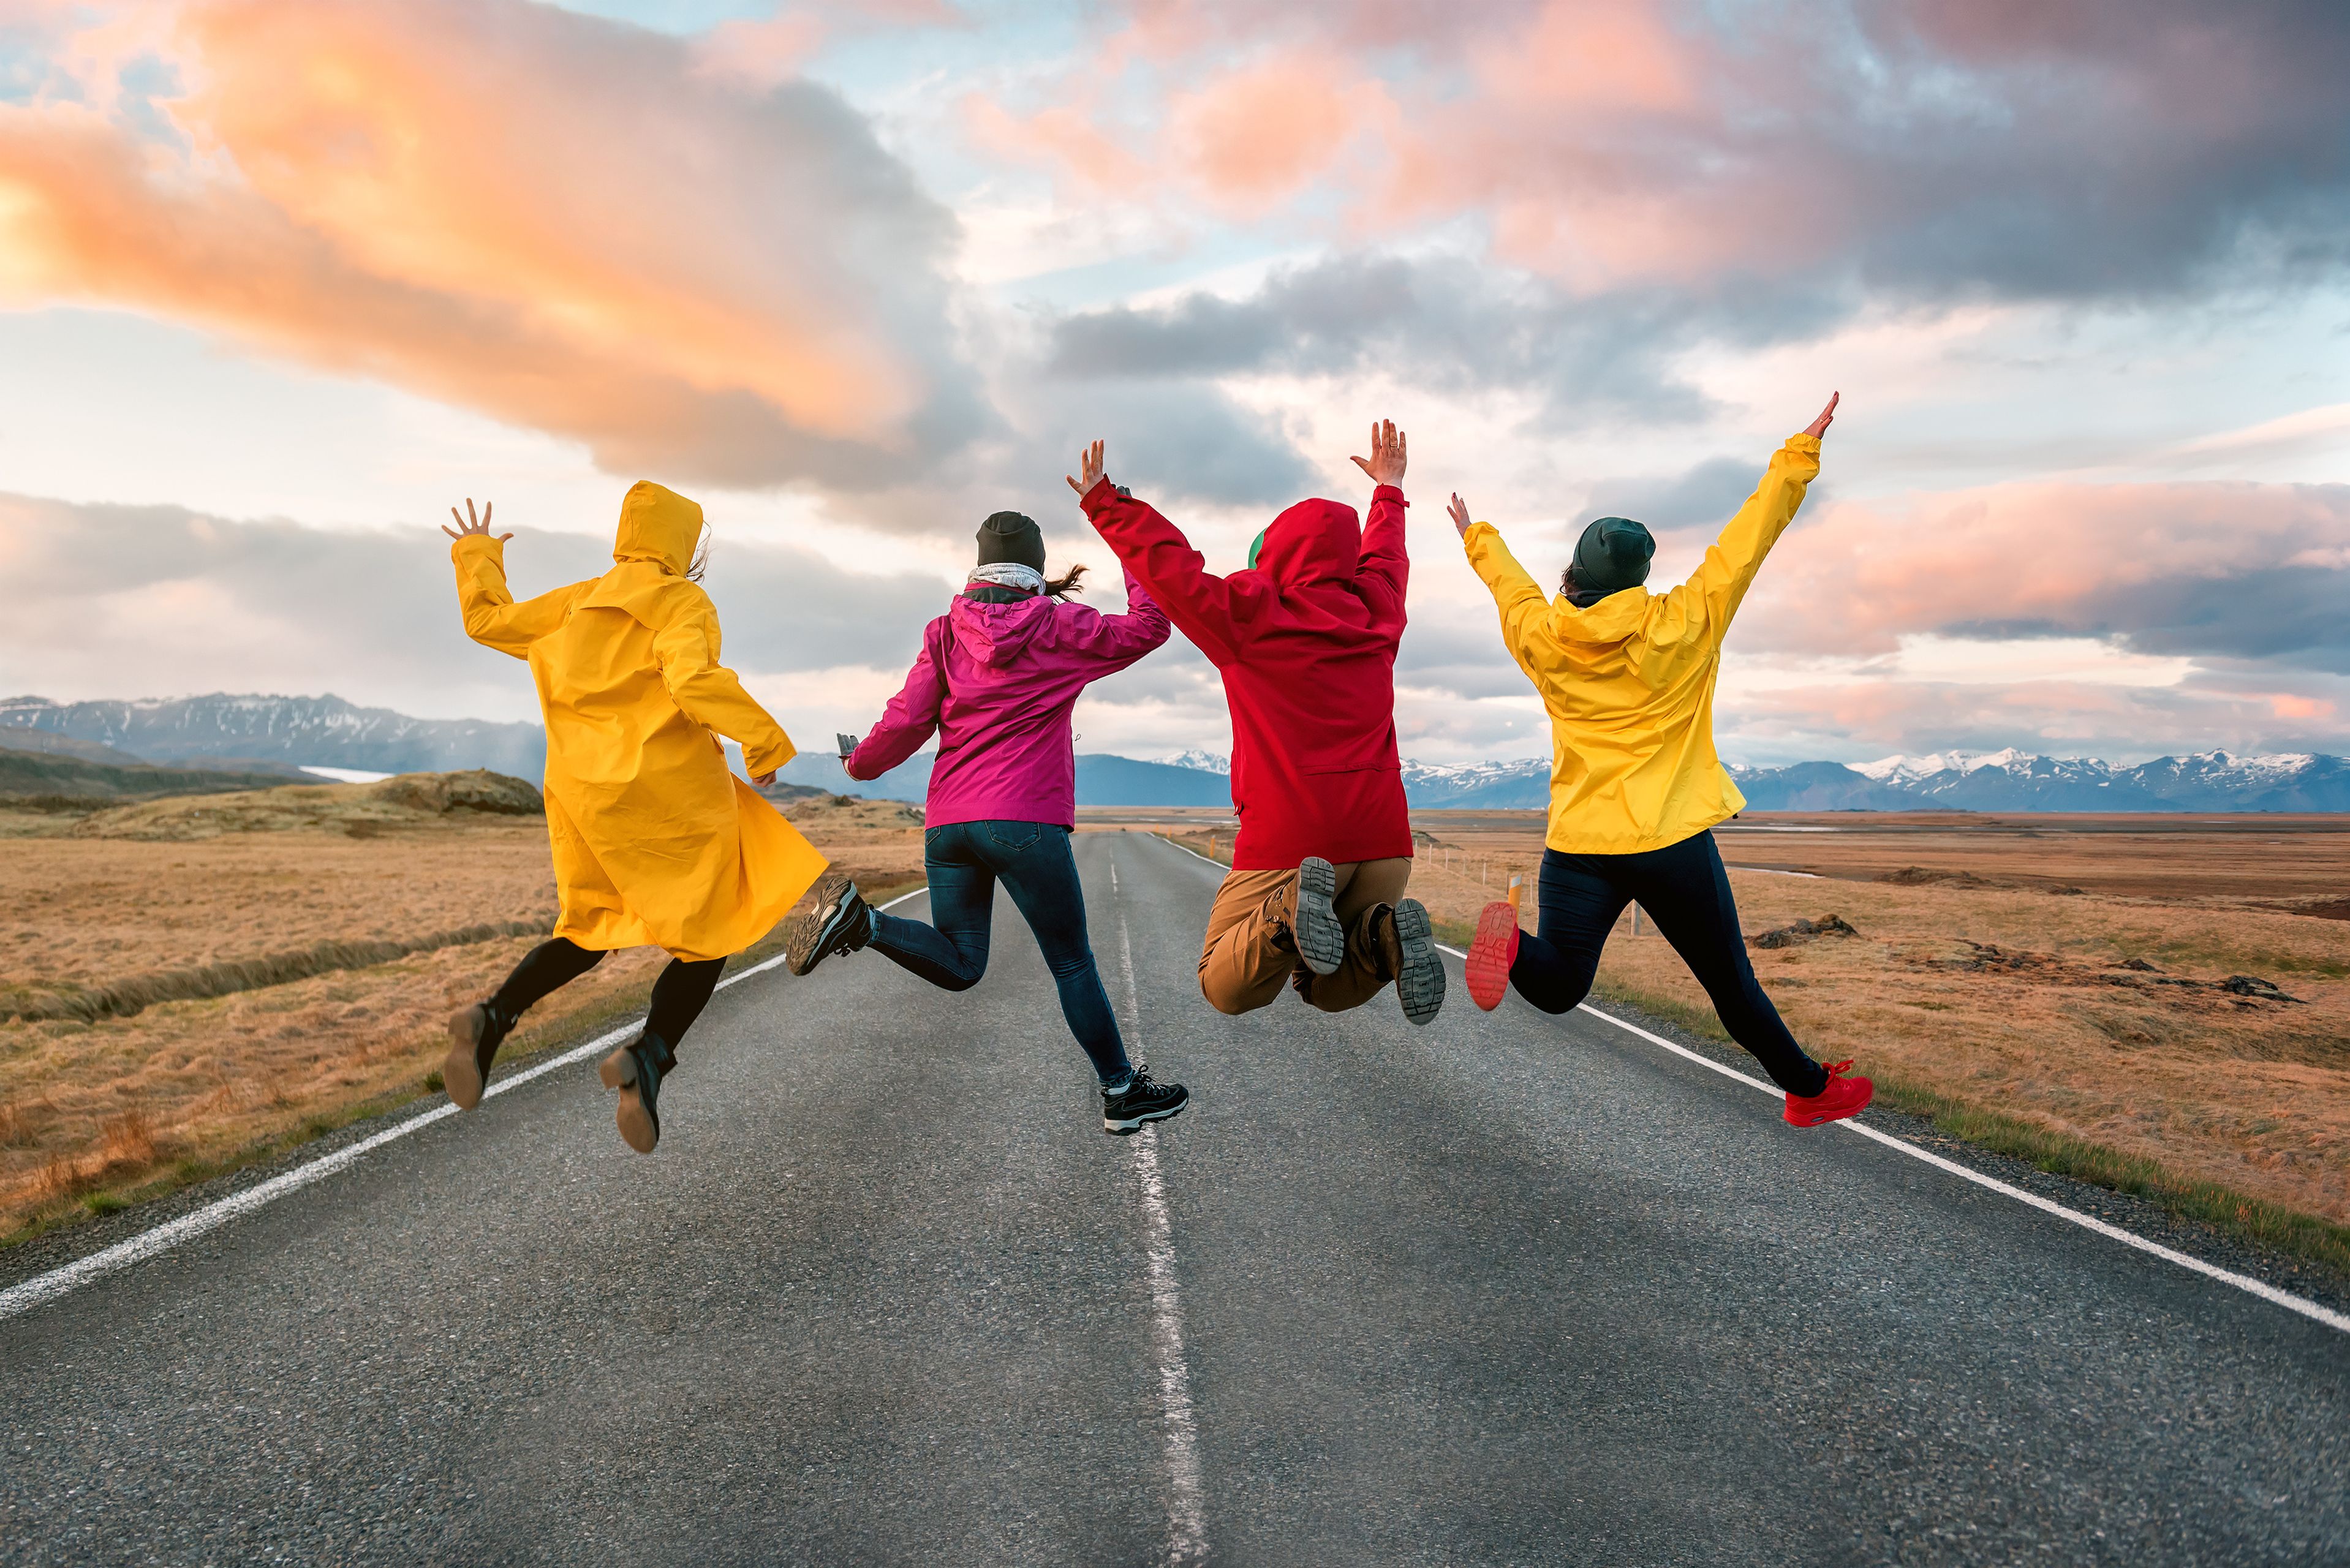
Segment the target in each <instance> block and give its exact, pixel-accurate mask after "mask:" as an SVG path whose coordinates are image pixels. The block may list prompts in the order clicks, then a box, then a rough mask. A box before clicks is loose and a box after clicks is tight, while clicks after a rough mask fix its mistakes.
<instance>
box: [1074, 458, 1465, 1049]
mask: <svg viewBox="0 0 2350 1568" xmlns="http://www.w3.org/2000/svg"><path fill="white" fill-rule="evenodd" d="M1354 461H1355V463H1356V465H1357V467H1359V468H1360V469H1362V471H1363V472H1365V473H1366V474H1367V475H1369V476H1370V479H1371V482H1372V484H1373V486H1374V488H1373V489H1372V492H1371V510H1370V516H1369V519H1368V520H1367V522H1365V523H1363V524H1360V525H1357V522H1356V517H1355V509H1354V508H1353V507H1351V506H1348V505H1345V504H1342V503H1339V502H1336V501H1321V500H1314V501H1301V502H1299V503H1298V504H1295V506H1292V507H1290V508H1289V509H1288V510H1286V511H1284V512H1283V513H1282V514H1281V515H1279V516H1278V517H1275V518H1274V520H1273V524H1272V526H1270V527H1268V528H1267V529H1266V530H1265V531H1264V532H1263V534H1262V535H1259V536H1258V538H1257V543H1256V547H1255V548H1254V549H1253V550H1252V551H1251V552H1250V556H1249V565H1248V569H1247V570H1245V571H1240V572H1235V573H1233V574H1232V575H1231V576H1217V575H1216V574H1215V573H1213V572H1211V571H1209V570H1208V569H1207V563H1206V561H1205V560H1203V559H1202V558H1201V555H1200V553H1199V552H1198V551H1197V550H1194V549H1193V548H1191V542H1190V541H1189V540H1187V539H1185V538H1184V537H1183V535H1182V534H1181V533H1180V531H1179V530H1178V529H1177V528H1176V526H1175V525H1174V524H1172V523H1170V522H1169V521H1168V520H1167V519H1166V518H1164V517H1162V516H1160V515H1159V514H1158V513H1157V512H1156V511H1154V510H1153V509H1152V508H1151V507H1150V506H1149V505H1148V504H1145V503H1143V502H1140V501H1138V500H1136V499H1134V497H1133V496H1132V495H1130V494H1128V493H1127V492H1126V491H1124V490H1123V489H1121V488H1119V487H1118V486H1116V485H1113V484H1111V483H1109V481H1108V480H1107V478H1105V477H1104V476H1103V465H1102V443H1101V442H1099V441H1096V442H1094V443H1093V445H1092V446H1091V447H1089V448H1087V451H1086V452H1085V454H1084V456H1083V458H1082V459H1081V462H1080V466H1081V468H1082V470H1083V472H1084V477H1083V478H1082V479H1075V478H1073V479H1071V480H1070V481H1069V486H1070V488H1071V489H1073V490H1075V491H1076V492H1077V494H1078V497H1079V499H1080V501H1081V502H1082V504H1083V505H1084V506H1085V509H1086V515H1087V517H1089V518H1091V519H1092V521H1093V524H1094V527H1095V528H1096V529H1097V531H1099V533H1100V534H1101V536H1102V537H1103V538H1104V539H1105V540H1107V541H1108V544H1109V546H1110V548H1111V549H1113V550H1116V551H1117V552H1118V559H1119V560H1120V561H1122V562H1124V563H1125V565H1126V569H1127V572H1128V575H1129V576H1133V577H1138V578H1139V579H1140V580H1141V582H1142V585H1143V587H1146V588H1147V589H1149V592H1150V594H1151V596H1152V597H1155V598H1156V599H1157V600H1158V601H1159V603H1160V604H1163V605H1165V606H1166V607H1167V613H1168V615H1169V617H1170V618H1171V619H1172V620H1173V621H1174V622H1175V624H1176V626H1177V627H1178V628H1180V629H1181V631H1182V633H1183V635H1184V636H1186V637H1188V638H1190V639H1191V641H1192V642H1193V643H1195V644H1197V645H1198V647H1199V649H1200V651H1201V652H1202V653H1204V654H1206V655H1207V656H1208V659H1209V661H1210V662H1211V663H1212V664H1214V665H1215V667H1216V669H1217V671H1218V672H1219V673H1220V674H1222V677H1223V680H1224V696H1225V700H1226V701H1228V702H1229V703H1230V704H1231V707H1232V805H1233V808H1234V810H1235V811H1237V812H1238V813H1239V815H1240V825H1241V826H1240V834H1239V836H1238V838H1237V839H1236V840H1235V841H1234V843H1233V846H1232V874H1231V875H1230V876H1228V877H1225V878H1224V883H1223V887H1222V888H1221V889H1220V890H1219V891H1218V893H1217V895H1216V901H1215V906H1214V908H1213V909H1211V911H1210V913H1209V916H1208V930H1207V935H1206V937H1205V939H1204V940H1203V941H1202V943H1201V952H1200V989H1201V993H1202V994H1203V995H1205V996H1206V997H1207V999H1208V1002H1209V1003H1210V1004H1211V1006H1213V1007H1215V1008H1216V1009H1217V1011H1219V1012H1232V1013H1237V1012H1253V1011H1254V1010H1255V1009H1257V1008H1260V1007H1263V1006H1266V1005H1268V1004H1270V1003H1271V1002H1273V1001H1274V998H1276V997H1278V996H1279V995H1280V994H1281V992H1282V988H1283V987H1284V985H1288V986H1291V987H1293V988H1294V989H1295V990H1296V991H1297V992H1298V993H1299V994H1300V995H1301V996H1302V997H1304V998H1305V1001H1306V1002H1308V1003H1310V1004H1312V1005H1313V1006H1315V1007H1318V1008H1320V1009H1322V1010H1323V1011H1325V1012H1345V1011H1346V1010H1347V1009H1348V1008H1352V1007H1358V1006H1360V1005H1361V1004H1362V1003H1363V1002H1367V1001H1368V1000H1370V998H1371V997H1373V996H1374V995H1376V994H1378V992H1380V991H1381V990H1383V989H1385V988H1386V986H1387V985H1388V982H1389V981H1393V982H1394V983H1395V987H1396V992H1397V995H1398V997H1399V1000H1400V1001H1401V1002H1402V1003H1403V1010H1404V1015H1405V1016H1406V1017H1408V1018H1409V1019H1410V1020H1411V1021H1412V1022H1413V1023H1427V1022H1428V1021H1429V1020H1430V1019H1431V1018H1433V1017H1435V1016H1436V1013H1437V1010H1438V1009H1439V1008H1440V1007H1441V1006H1442V1005H1443V1002H1444V962H1443V960H1441V959H1440V958H1439V957H1438V956H1437V952H1436V940H1435V935H1434V933H1433V931H1432V930H1431V929H1430V925H1429V920H1428V911H1427V910H1426V909H1422V908H1421V907H1420V905H1419V901H1418V900H1417V899H1413V898H1405V897H1404V896H1403V892H1404V888H1405V886H1406V884H1407V882H1408V881H1409V878H1410V876H1411V852H1412V839H1411V817H1410V814H1409V811H1408V810H1407V809H1406V807H1405V804H1404V794H1403V771H1402V764H1401V763H1400V762H1399V760H1398V758H1397V755H1396V730H1395V659H1396V645H1397V643H1398V641H1399V639H1401V638H1402V636H1403V628H1404V588H1405V584H1406V581H1407V579H1408V578H1409V575H1410V569H1411V563H1410V560H1409V556H1408V554H1407V552H1406V550H1405V545H1404V507H1405V505H1406V504H1407V503H1406V502H1405V500H1404V496H1403V491H1402V489H1401V484H1402V482H1403V476H1404V468H1405V450H1404V438H1403V434H1402V432H1401V431H1398V430H1397V429H1396V428H1395V424H1394V422H1393V421H1385V422H1383V423H1380V424H1377V425H1374V426H1372V427H1371V455H1370V456H1369V457H1367V458H1362V457H1358V458H1357V459H1355V460H1354Z"/></svg>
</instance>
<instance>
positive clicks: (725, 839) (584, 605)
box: [449, 481, 825, 959]
mask: <svg viewBox="0 0 2350 1568" xmlns="http://www.w3.org/2000/svg"><path fill="white" fill-rule="evenodd" d="M701 537H702V508H701V507H700V506H698V505H696V504H694V503H692V502H691V501H688V500H687V499H686V498H685V497H684V496H682V495H679V494H677V493H674V492H672V491H668V490H664V489H662V488H661V487H660V485H658V484H653V483H647V482H643V481H639V483H636V484H634V485H631V486H630V487H629V493H628V497H627V499H625V500H624V501H622V502H621V503H620V528H619V538H618V539H617V540H616V541H615V543H614V544H613V546H612V569H611V570H610V571H608V572H607V573H605V574H604V575H603V576H600V577H598V578H596V579H595V580H594V581H592V582H586V583H574V584H572V585H571V586H570V587H567V588H557V589H556V590H555V591H554V592H553V593H547V594H541V595H539V596H538V597H536V598H535V599H526V600H525V601H524V602H522V603H521V604H516V603H515V598H514V595H512V594H511V593H509V592H507V591H506V570H505V547H504V545H502V544H500V543H499V542H498V541H497V540H495V539H493V538H490V537H487V536H485V535H467V536H466V537H464V538H462V539H459V540H458V541H457V543H456V545H454V546H453V547H452V549H451V550H450V552H449V554H450V557H451V558H452V560H453V561H454V562H455V563H456V566H457V598H458V602H459V604H460V605H461V606H462V607H463V610H464V613H465V635H466V636H468V637H470V638H472V639H473V640H474V641H475V642H478V643H481V644H483V645H484V646H485V647H489V648H494V649H497V650H498V651H500V652H501V653H511V654H513V655H514V656H515V658H516V659H527V660H529V662H530V673H531V679H532V680H535V681H536V682H537V685H538V701H539V707H540V709H541V710H542V711H544V712H545V714H546V834H547V837H548V838H549V839H550V840H551V841H552V842H553V846H554V850H555V882H556V888H557V889H558V891H559V892H560V894H561V896H562V900H563V914H562V918H561V919H558V920H557V921H556V927H555V934H556V936H559V937H567V938H569V939H570V940H573V941H575V942H577V943H578V944H579V945H580V946H581V947H583V948H594V949H598V950H605V949H611V948H628V947H641V946H652V947H658V948H665V949H667V950H669V952H670V954H671V956H672V957H675V958H681V959H714V958H724V957H726V956H727V955H728V954H730V953H738V952H741V951H742V950H743V949H744V948H747V947H749V946H750V945H751V944H752V943H753V942H755V941H757V940H759V939H760V938H761V937H763V936H764V935H766V934H767V932H768V930H769V929H772V928H773V927H774V926H775V922H776V921H777V920H778V919H782V918H783V915H784V912H785V910H786V909H790V908H791V907H792V905H793V904H794V903H795V902H796V901H797V900H798V898H799V896H800V895H801V894H802V893H804V892H806V891H807V889H808V888H809V887H810V886H811V885H812V884H813V883H814V882H815V881H816V878H817V877H819V876H821V875H823V873H824V868H825V858H824V857H823V856H821V855H819V854H817V853H816V848H815V846H812V845H810V844H809V843H808V841H807V840H806V839H805V838H802V837H801V836H799V833H798V831H797V830H796V829H795V828H794V827H793V826H792V825H791V824H790V823H788V822H785V820H784V819H783V817H782V816H780V815H777V813H776V811H775V807H774V806H772V805H768V804H767V803H766V801H765V800H764V799H763V798H761V797H760V795H759V794H757V793H756V792H755V791H754V790H753V789H752V788H751V786H750V785H748V784H744V783H743V782H742V780H740V779H738V778H736V777H735V776H734V774H733V772H732V771H731V770H729V769H728V767H727V766H726V753H725V749H724V747H723V745H721V743H720V742H719V739H718V737H719V736H720V735H731V736H733V738H734V739H735V740H737V741H740V742H742V743H743V763H744V765H745V766H746V767H747V768H748V769H749V770H750V772H751V773H752V774H753V775H754V776H756V775H757V774H764V773H766V772H768V771H770V770H771V769H775V768H779V767H781V766H783V765H784V764H785V763H787V762H789V761H791V759H792V755H793V747H792V742H791V738H790V737H789V736H787V735H785V733H784V732H783V728H782V726H780V725H778V724H777V723H776V722H775V720H774V719H772V718H770V717H768V715H767V711H766V710H765V709H764V708H762V707H760V706H759V704H758V703H757V702H756V701H754V700H753V699H752V697H751V694H750V693H749V692H747V691H743V685H742V682H740V681H739V680H735V678H734V672H733V670H728V669H727V668H726V667H725V666H723V665H722V664H720V663H719V662H718V612H717V610H716V609H715V608H714V607H712V605H711V603H710V596H709V595H707V594H705V593H703V592H702V587H701V585H700V584H698V583H693V582H690V581H688V580H687V578H686V577H685V575H684V573H685V570H686V567H687V566H688V565H689V564H690V563H691V560H692V558H693V551H694V546H695V545H696V544H697V543H698V542H699V541H700V540H701Z"/></svg>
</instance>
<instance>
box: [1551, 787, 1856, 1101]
mask: <svg viewBox="0 0 2350 1568" xmlns="http://www.w3.org/2000/svg"><path fill="white" fill-rule="evenodd" d="M1635 899H1637V900H1638V902H1639V905H1640V907H1641V908H1642V909H1646V910H1648V915H1649V917H1650V918H1651V919H1654V920H1655V921H1656V922H1657V929H1658V930H1659V931H1660V932H1662V933H1663V934H1664V938H1665V940H1667V941H1669V942H1670V943H1672V944H1673V950H1674V951H1675V952H1677V953H1679V954H1680V955H1681V961H1682V962H1684V963H1686V964H1688V965H1689V966H1690V972H1691V973H1693V974H1695V975H1696V976H1697V979H1698V983H1699V984H1700V985H1702V986H1704V987H1705V993H1706V995H1708V996H1710V997H1711V998H1712V999H1713V1010H1714V1012H1717V1013H1719V1014H1721V1024H1722V1027H1723V1028H1725V1029H1727V1030H1729V1031H1730V1037H1731V1039H1732V1040H1735V1041H1737V1042H1738V1043H1739V1044H1741V1045H1743V1046H1745V1047H1746V1049H1747V1050H1749V1051H1751V1052H1752V1053H1753V1054H1754V1058H1755V1060H1756V1061H1759V1062H1761V1063H1762V1064H1763V1071H1764V1072H1766V1073H1768V1074H1770V1075H1771V1077H1772V1080H1773V1082H1774V1083H1776V1084H1777V1085H1779V1086H1780V1087H1781V1088H1783V1089H1784V1090H1786V1091H1787V1092H1788V1093H1789V1094H1791V1095H1816V1094H1818V1093H1819V1092H1820V1091H1821V1090H1822V1089H1825V1087H1827V1074H1826V1072H1825V1071H1824V1070H1823V1069H1822V1068H1821V1066H1820V1064H1818V1063H1817V1062H1814V1061H1813V1060H1812V1059H1811V1058H1810V1057H1809V1056H1807V1055H1805V1054H1804V1048H1803V1047H1802V1046H1800V1045H1798V1044H1795V1037H1794V1035H1792V1034H1790V1033H1787V1026H1786V1024H1785V1023H1782V1022H1781V1021H1780V1018H1779V1010H1778V1009H1777V1008H1775V1007H1773V1006H1772V1005H1771V999H1770V998H1769V997H1767V996H1765V995H1763V986H1762V983H1761V982H1760V981H1757V980H1756V979H1755V978H1754V966H1753V965H1752V963H1749V962H1748V961H1747V959H1746V939H1745V937H1744V936H1742V934H1740V932H1739V929H1738V905H1737V902H1736V901H1735V900H1734V899H1733V898H1731V893H1730V874H1729V873H1728V872H1727V871H1725V870H1723V869H1722V866H1721V851H1720V850H1718V849H1716V848H1715V847H1714V844H1713V835H1712V834H1711V833H1700V834H1697V835H1695V836H1692V837H1689V838H1684V839H1682V840H1681V841H1680V842H1679V844H1674V845H1669V846H1666V847H1665V848H1662V849H1649V850H1644V851H1642V852H1641V853H1640V854H1638V855H1563V854H1561V853H1560V852H1559V851H1557V850H1555V849H1545V850H1544V851H1543V862H1542V893H1541V900H1542V902H1541V909H1542V913H1541V919H1540V920H1539V921H1538V922H1537V925H1536V932H1535V934H1534V935H1533V936H1528V937H1523V938H1521V939H1520V940H1519V941H1518V957H1517V961H1516V962H1514V963H1513V964H1511V965H1510V983H1511V984H1512V985H1513V986H1515V987H1517V991H1518V994H1519V995H1520V996H1523V997H1524V998H1525V999H1526V1000H1527V1001H1528V1002H1533V1003H1534V1005H1535V1006H1536V1007H1539V1008H1541V1009H1542V1010H1543V1011H1544V1012H1566V1011H1567V1010H1569V1009H1570V1008H1573V1007H1575V1005H1576V1004H1578V1003H1579V1002H1582V1001H1583V999H1584V998H1585V997H1586V996H1588V995H1589V994H1590V993H1591V977H1592V976H1593V975H1594V974H1596V972H1598V969H1599V950H1600V949H1602V948H1604V947H1606V946H1607V933H1608V932H1609V931H1611V930H1613V929H1615V926H1616V920H1617V917H1618V916H1620V915H1621V914H1623V912H1624V906H1625V905H1626V904H1628V903H1631V902H1633V901H1634V900H1635Z"/></svg>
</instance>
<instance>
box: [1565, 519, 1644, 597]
mask: <svg viewBox="0 0 2350 1568" xmlns="http://www.w3.org/2000/svg"><path fill="white" fill-rule="evenodd" d="M1656 554H1657V542H1656V540H1655V539H1654V538H1652V537H1650V536H1649V534H1648V530H1647V529H1646V528H1644V527H1642V526H1641V525H1640V524H1638V523H1635V522H1633V521H1632V520H1631V519H1630V518H1629V517H1601V518H1597V519H1595V520H1594V521H1593V523H1592V524H1591V525H1590V526H1589V527H1587V528H1586V529H1584V531H1583V537H1582V538H1580V539H1578V540H1576V541H1575V587H1578V588H1594V589H1596V590H1597V591H1598V592H1600V593H1603V594H1613V593H1620V592H1622V591H1623V590H1624V589H1626V588H1637V587H1639V586H1640V585H1641V584H1642V583H1645V582H1647V581H1648V563H1649V562H1650V561H1651V560H1654V559H1655V558H1656Z"/></svg>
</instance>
